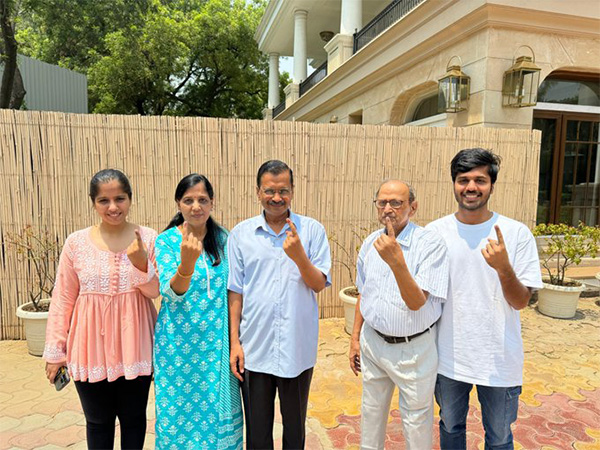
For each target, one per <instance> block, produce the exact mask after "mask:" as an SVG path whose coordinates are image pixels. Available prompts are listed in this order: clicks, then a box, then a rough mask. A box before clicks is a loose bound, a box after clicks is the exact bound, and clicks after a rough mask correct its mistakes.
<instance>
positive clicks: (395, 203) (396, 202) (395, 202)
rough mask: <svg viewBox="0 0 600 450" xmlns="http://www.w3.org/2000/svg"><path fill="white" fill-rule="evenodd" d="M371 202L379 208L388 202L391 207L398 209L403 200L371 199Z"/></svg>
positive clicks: (382, 207)
mask: <svg viewBox="0 0 600 450" xmlns="http://www.w3.org/2000/svg"><path fill="white" fill-rule="evenodd" d="M373 203H375V206H376V207H377V208H379V209H384V208H385V205H387V204H388V203H389V205H390V206H391V207H392V208H393V209H399V208H402V205H404V200H373Z"/></svg>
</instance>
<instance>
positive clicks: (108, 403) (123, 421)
mask: <svg viewBox="0 0 600 450" xmlns="http://www.w3.org/2000/svg"><path fill="white" fill-rule="evenodd" d="M151 379H152V377H150V376H144V377H137V378H135V379H133V380H126V379H125V378H124V377H121V378H118V379H116V380H115V381H111V382H108V381H107V380H102V381H99V382H97V383H89V382H87V381H76V382H75V387H76V388H77V393H78V394H79V399H80V400H81V406H82V407H83V413H84V414H85V422H86V436H87V445H88V448H89V449H103V450H106V449H112V448H113V447H114V442H115V419H116V418H117V417H118V418H119V425H120V426H121V448H122V449H141V448H142V447H143V446H144V438H145V436H146V406H147V404H148V393H149V392H150V381H151Z"/></svg>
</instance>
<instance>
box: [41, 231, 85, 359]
mask: <svg viewBox="0 0 600 450" xmlns="http://www.w3.org/2000/svg"><path fill="white" fill-rule="evenodd" d="M74 252H75V248H74V246H73V245H72V240H71V239H70V238H67V241H66V242H65V245H64V248H63V251H62V253H61V255H60V259H59V262H58V268H57V270H56V281H55V284H54V289H53V291H52V302H51V303H50V312H49V314H48V325H47V327H46V344H45V347H44V354H43V358H44V360H46V361H47V362H49V363H62V362H66V360H67V336H68V334H69V327H70V324H71V316H72V314H73V308H74V307H75V302H76V301H77V298H78V296H79V278H78V276H77V273H76V271H75V268H74V264H73V259H74V256H75V254H74Z"/></svg>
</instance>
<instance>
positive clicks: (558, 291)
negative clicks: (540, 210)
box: [533, 224, 600, 319]
mask: <svg viewBox="0 0 600 450" xmlns="http://www.w3.org/2000/svg"><path fill="white" fill-rule="evenodd" d="M533 234H534V235H535V236H544V238H545V239H544V241H545V242H544V246H543V247H542V248H540V249H539V254H540V261H541V264H542V267H543V268H544V269H545V271H546V277H545V278H544V280H543V281H544V288H543V289H541V290H540V291H539V292H538V311H539V312H541V313H542V314H545V315H547V316H550V317H556V318H559V319H568V318H571V317H574V316H575V314H576V312H577V304H578V302H579V296H580V295H581V292H583V291H584V290H585V285H583V283H580V282H578V281H575V280H571V279H569V278H567V277H565V274H566V270H567V268H568V267H569V266H571V265H578V264H579V263H580V262H581V260H582V258H583V257H585V256H591V257H592V258H595V257H596V255H597V254H598V250H599V246H600V228H598V227H589V226H585V225H583V224H580V225H579V226H577V227H573V226H569V225H565V224H548V225H544V224H541V225H538V226H536V227H535V228H534V230H533Z"/></svg>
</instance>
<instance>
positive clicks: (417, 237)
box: [349, 180, 448, 450]
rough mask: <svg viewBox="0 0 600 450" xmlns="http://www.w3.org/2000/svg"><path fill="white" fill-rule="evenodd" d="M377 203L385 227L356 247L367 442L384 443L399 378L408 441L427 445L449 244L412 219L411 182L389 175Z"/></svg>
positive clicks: (356, 354)
mask: <svg viewBox="0 0 600 450" xmlns="http://www.w3.org/2000/svg"><path fill="white" fill-rule="evenodd" d="M374 203H375V207H376V208H377V215H378V218H379V221H380V222H381V224H382V225H383V226H384V227H385V228H384V229H383V230H382V229H379V230H377V231H375V232H374V233H372V234H371V235H370V236H368V237H367V239H365V241H364V243H363V245H362V247H361V249H360V253H359V255H358V263H357V276H356V281H357V283H356V284H357V287H358V290H359V292H360V297H359V299H358V302H357V304H356V314H355V319H354V329H353V332H352V338H351V343H350V354H349V357H350V367H351V369H352V370H353V372H354V373H355V374H358V372H359V371H361V370H362V373H363V397H362V411H361V449H363V450H373V449H381V450H383V447H384V442H385V435H386V425H387V419H388V415H389V409H390V401H391V399H392V394H393V392H394V388H395V386H398V389H399V393H400V404H399V410H400V416H401V417H402V427H403V430H404V438H405V440H406V448H407V449H408V450H427V449H430V448H431V446H432V429H433V390H434V386H435V380H436V375H437V351H436V346H435V324H436V322H437V321H438V319H439V318H440V315H441V313H442V302H443V301H444V299H445V298H446V294H447V290H448V256H447V252H446V245H445V243H444V241H443V240H442V238H441V237H439V236H437V235H436V234H435V233H433V232H431V231H429V230H425V229H424V228H422V227H419V226H417V225H415V224H413V223H412V222H410V218H411V217H412V216H413V215H414V214H415V212H416V210H417V201H416V199H415V194H414V192H413V190H412V188H411V187H410V186H409V185H407V184H406V183H405V182H403V181H399V180H389V181H386V182H384V183H383V184H382V185H381V186H380V187H379V189H378V191H377V194H376V198H375V200H374ZM363 323H364V325H363Z"/></svg>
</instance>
